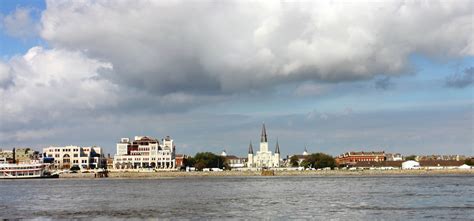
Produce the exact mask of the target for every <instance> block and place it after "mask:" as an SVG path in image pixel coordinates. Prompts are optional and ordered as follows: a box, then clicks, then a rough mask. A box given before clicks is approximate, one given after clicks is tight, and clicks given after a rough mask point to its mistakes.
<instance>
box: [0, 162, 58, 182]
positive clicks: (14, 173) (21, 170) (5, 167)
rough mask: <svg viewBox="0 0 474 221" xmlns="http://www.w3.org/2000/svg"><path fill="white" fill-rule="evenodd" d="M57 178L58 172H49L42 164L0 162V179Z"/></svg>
mask: <svg viewBox="0 0 474 221" xmlns="http://www.w3.org/2000/svg"><path fill="white" fill-rule="evenodd" d="M32 178H37V179H38V178H59V174H51V173H50V172H49V171H47V170H46V168H45V166H44V164H41V163H30V164H10V163H0V179H32Z"/></svg>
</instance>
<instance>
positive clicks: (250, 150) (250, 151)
mask: <svg viewBox="0 0 474 221" xmlns="http://www.w3.org/2000/svg"><path fill="white" fill-rule="evenodd" d="M249 154H253V147H252V141H250V144H249Z"/></svg>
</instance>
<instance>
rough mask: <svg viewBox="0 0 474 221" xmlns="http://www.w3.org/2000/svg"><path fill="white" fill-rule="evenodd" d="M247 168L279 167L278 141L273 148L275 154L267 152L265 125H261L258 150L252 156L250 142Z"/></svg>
mask: <svg viewBox="0 0 474 221" xmlns="http://www.w3.org/2000/svg"><path fill="white" fill-rule="evenodd" d="M247 158H248V160H247V167H249V168H262V167H280V146H279V144H278V140H277V142H276V146H275V154H273V153H272V151H270V150H268V139H267V131H266V129H265V124H263V125H262V133H261V135H260V150H259V151H257V153H256V154H255V155H254V152H253V146H252V142H250V144H249V151H248V157H247Z"/></svg>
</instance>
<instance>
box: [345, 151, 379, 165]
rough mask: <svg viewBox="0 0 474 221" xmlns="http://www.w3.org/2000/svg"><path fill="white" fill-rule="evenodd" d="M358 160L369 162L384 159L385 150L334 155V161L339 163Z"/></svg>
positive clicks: (346, 163)
mask: <svg viewBox="0 0 474 221" xmlns="http://www.w3.org/2000/svg"><path fill="white" fill-rule="evenodd" d="M359 161H369V162H380V161H385V151H379V152H374V151H372V152H364V151H361V152H347V153H343V154H341V155H339V156H338V157H336V163H337V164H339V165H349V164H355V163H357V162H359Z"/></svg>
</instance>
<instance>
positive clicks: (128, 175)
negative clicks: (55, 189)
mask: <svg viewBox="0 0 474 221" xmlns="http://www.w3.org/2000/svg"><path fill="white" fill-rule="evenodd" d="M430 175H474V170H473V169H471V170H461V169H440V170H357V171H348V170H305V171H295V170H285V171H275V173H274V176H289V177H291V176H430ZM226 176H236V177H238V176H261V171H222V172H202V171H194V172H182V171H160V172H109V173H108V178H117V179H134V178H173V177H226ZM59 177H60V178H95V174H94V173H63V174H60V176H59Z"/></svg>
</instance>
